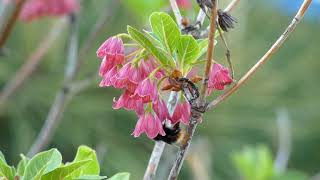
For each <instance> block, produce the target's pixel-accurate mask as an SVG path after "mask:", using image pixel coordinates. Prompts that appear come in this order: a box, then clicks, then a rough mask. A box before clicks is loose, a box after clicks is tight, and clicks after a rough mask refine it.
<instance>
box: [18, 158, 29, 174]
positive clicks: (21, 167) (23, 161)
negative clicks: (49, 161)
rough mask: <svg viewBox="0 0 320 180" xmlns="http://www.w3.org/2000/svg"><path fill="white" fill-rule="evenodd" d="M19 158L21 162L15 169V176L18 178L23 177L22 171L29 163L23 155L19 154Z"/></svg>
mask: <svg viewBox="0 0 320 180" xmlns="http://www.w3.org/2000/svg"><path fill="white" fill-rule="evenodd" d="M20 156H21V160H20V162H19V163H18V167H17V175H18V176H23V174H24V171H25V169H26V166H27V164H28V162H29V159H28V158H27V157H25V156H24V155H23V154H20Z"/></svg>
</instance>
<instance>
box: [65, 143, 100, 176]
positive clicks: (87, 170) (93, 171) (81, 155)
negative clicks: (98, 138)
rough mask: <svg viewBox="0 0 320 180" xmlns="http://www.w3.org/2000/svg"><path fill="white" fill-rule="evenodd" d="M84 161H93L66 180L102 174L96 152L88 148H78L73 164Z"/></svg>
mask: <svg viewBox="0 0 320 180" xmlns="http://www.w3.org/2000/svg"><path fill="white" fill-rule="evenodd" d="M83 160H91V162H89V163H88V164H85V165H84V166H82V167H81V168H79V169H77V170H75V171H74V172H72V173H71V174H70V175H68V176H67V178H66V179H70V180H71V179H76V178H79V177H81V176H82V175H99V174H100V166H99V162H98V159H97V156H96V152H95V151H94V150H93V149H91V148H89V147H87V146H80V147H79V148H78V151H77V154H76V157H75V159H74V160H73V162H72V163H75V162H79V161H83Z"/></svg>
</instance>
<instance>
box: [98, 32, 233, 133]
mask: <svg viewBox="0 0 320 180" xmlns="http://www.w3.org/2000/svg"><path fill="white" fill-rule="evenodd" d="M132 54H135V56H131V55H132ZM97 56H98V57H99V58H100V59H101V65H100V70H99V75H100V76H101V77H102V80H101V82H100V87H110V86H112V87H114V88H116V89H122V90H123V93H122V95H121V96H120V97H119V98H118V99H114V103H113V108H114V109H120V108H123V109H125V110H128V111H129V110H132V111H135V113H136V114H137V116H138V118H139V120H138V122H137V124H136V127H135V129H134V131H133V133H132V135H133V136H134V137H139V136H140V135H141V134H142V133H146V135H147V136H148V137H149V138H150V139H154V138H155V137H156V136H158V135H161V136H165V131H164V129H163V124H164V122H165V121H169V122H171V123H172V124H177V123H183V124H188V123H189V118H190V113H191V107H190V104H189V103H188V102H187V101H180V102H179V103H178V104H177V106H176V108H175V111H174V113H173V114H172V115H169V112H168V109H167V106H166V103H165V101H164V99H163V98H162V97H163V95H162V94H161V93H163V91H161V90H159V89H160V88H159V85H160V84H161V82H162V81H163V80H164V79H165V78H166V77H168V74H167V73H168V72H166V70H165V69H162V68H160V67H161V66H160V65H159V64H158V63H157V61H156V60H155V59H154V58H153V57H152V56H150V55H144V50H135V51H133V52H132V53H130V54H129V55H127V56H125V48H124V43H123V41H122V39H121V38H119V37H117V36H114V37H110V38H109V39H107V40H106V41H105V42H104V43H103V44H102V45H101V46H100V47H99V49H98V50H97ZM192 73H193V74H194V73H195V71H191V72H190V73H189V74H192ZM230 83H232V79H231V77H230V72H229V70H228V69H227V68H225V67H223V66H222V65H220V64H215V65H214V66H213V68H212V72H211V74H210V79H209V86H208V88H209V90H210V92H212V90H214V89H216V90H221V89H223V88H224V86H226V85H228V84H230ZM182 100H184V98H182Z"/></svg>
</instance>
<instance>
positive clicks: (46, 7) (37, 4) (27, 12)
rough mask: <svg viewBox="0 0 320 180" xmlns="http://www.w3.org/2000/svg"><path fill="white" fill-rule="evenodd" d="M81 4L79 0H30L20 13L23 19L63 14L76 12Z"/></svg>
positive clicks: (28, 19) (29, 19)
mask: <svg viewBox="0 0 320 180" xmlns="http://www.w3.org/2000/svg"><path fill="white" fill-rule="evenodd" d="M79 7H80V5H79V2H78V1H77V0H28V1H27V2H26V3H25V5H24V6H23V9H22V11H21V14H20V18H21V19H22V20H23V21H31V20H34V19H37V18H40V17H43V16H62V15H67V14H70V13H72V12H76V11H77V10H78V9H79Z"/></svg>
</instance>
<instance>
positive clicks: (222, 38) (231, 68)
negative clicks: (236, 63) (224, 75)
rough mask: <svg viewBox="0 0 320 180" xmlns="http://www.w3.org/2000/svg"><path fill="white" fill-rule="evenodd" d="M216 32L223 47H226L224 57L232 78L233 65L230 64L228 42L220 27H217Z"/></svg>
mask: <svg viewBox="0 0 320 180" xmlns="http://www.w3.org/2000/svg"><path fill="white" fill-rule="evenodd" d="M218 32H219V36H220V38H221V40H222V42H223V45H224V47H225V48H226V58H227V62H228V65H229V68H230V71H231V77H232V79H233V78H234V70H233V65H232V62H231V52H230V49H229V46H228V43H227V41H226V39H225V37H224V35H223V32H222V30H221V28H220V27H218Z"/></svg>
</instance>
